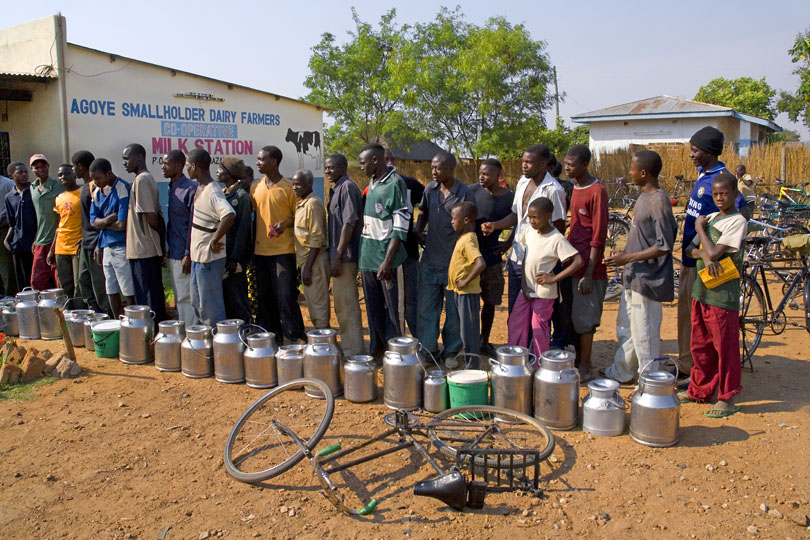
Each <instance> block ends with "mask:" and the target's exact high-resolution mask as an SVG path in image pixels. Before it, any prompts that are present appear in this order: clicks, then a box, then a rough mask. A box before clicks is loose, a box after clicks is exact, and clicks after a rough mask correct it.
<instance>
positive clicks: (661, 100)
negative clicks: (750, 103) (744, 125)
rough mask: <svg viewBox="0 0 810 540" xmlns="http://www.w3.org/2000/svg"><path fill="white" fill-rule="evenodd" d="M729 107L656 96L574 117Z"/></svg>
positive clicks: (660, 112)
mask: <svg viewBox="0 0 810 540" xmlns="http://www.w3.org/2000/svg"><path fill="white" fill-rule="evenodd" d="M731 110H732V109H731V108H729V107H722V106H720V105H712V104H710V103H701V102H700V101H692V100H690V99H683V98H677V97H672V96H656V97H651V98H647V99H642V100H639V101H632V102H630V103H624V104H622V105H614V106H613V107H607V108H605V109H599V110H596V111H591V112H588V113H583V114H577V115H574V116H573V118H581V117H588V118H594V117H599V116H626V115H631V114H671V113H701V112H720V111H731Z"/></svg>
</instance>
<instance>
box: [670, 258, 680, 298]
mask: <svg viewBox="0 0 810 540" xmlns="http://www.w3.org/2000/svg"><path fill="white" fill-rule="evenodd" d="M682 268H683V263H682V262H681V260H680V259H679V258H678V257H672V274H673V277H674V278H675V279H674V280H673V284H674V286H675V300H677V299H678V288H679V287H680V286H681V269H682Z"/></svg>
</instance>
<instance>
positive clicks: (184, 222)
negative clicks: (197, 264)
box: [166, 174, 199, 261]
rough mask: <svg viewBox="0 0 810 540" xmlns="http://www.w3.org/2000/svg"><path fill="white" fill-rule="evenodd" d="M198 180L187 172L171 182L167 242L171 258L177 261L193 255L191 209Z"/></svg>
mask: <svg viewBox="0 0 810 540" xmlns="http://www.w3.org/2000/svg"><path fill="white" fill-rule="evenodd" d="M198 185H199V184H197V182H194V181H193V180H189V179H188V178H187V177H186V175H185V174H183V175H180V178H178V179H177V180H175V181H174V182H169V220H168V221H169V222H168V224H167V225H166V242H167V243H168V244H169V258H170V259H174V260H176V261H179V260H181V259H182V258H183V257H187V256H190V255H191V252H190V250H189V241H190V240H189V239H190V231H191V209H192V207H193V206H194V194H195V193H197V186H198Z"/></svg>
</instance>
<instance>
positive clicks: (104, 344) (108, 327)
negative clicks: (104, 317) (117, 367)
mask: <svg viewBox="0 0 810 540" xmlns="http://www.w3.org/2000/svg"><path fill="white" fill-rule="evenodd" d="M90 330H91V331H92V332H93V346H94V347H95V349H96V356H98V357H99V358H116V357H117V356H118V336H119V334H120V333H121V321H98V322H95V323H93V325H92V326H91V327H90Z"/></svg>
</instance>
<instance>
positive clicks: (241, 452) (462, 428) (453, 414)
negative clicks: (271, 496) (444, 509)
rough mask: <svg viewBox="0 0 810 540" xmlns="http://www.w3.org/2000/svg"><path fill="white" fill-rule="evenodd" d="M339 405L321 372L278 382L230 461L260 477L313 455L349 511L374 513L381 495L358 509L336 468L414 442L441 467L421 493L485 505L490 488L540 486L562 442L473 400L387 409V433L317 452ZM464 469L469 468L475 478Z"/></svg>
mask: <svg viewBox="0 0 810 540" xmlns="http://www.w3.org/2000/svg"><path fill="white" fill-rule="evenodd" d="M307 387H309V388H312V387H314V388H316V392H320V393H321V394H322V395H324V396H325V399H315V398H311V399H307V398H306V397H304V396H306V394H305V393H303V392H300V390H303V389H305V388H307ZM302 398H303V400H304V403H303V404H302V403H301V402H302ZM334 408H335V400H334V397H333V395H332V392H331V391H330V390H329V387H328V386H327V385H326V384H325V383H323V382H322V381H319V380H316V379H298V380H295V381H292V382H290V383H287V384H284V385H282V386H279V387H277V388H274V389H272V390H270V391H269V392H268V393H266V394H265V395H263V396H262V397H261V398H259V399H258V400H257V401H256V402H254V403H253V404H252V405H250V407H248V409H247V410H246V411H245V412H244V414H242V416H241V417H240V418H239V420H238V421H237V422H236V424H235V425H234V427H233V430H232V431H231V433H230V435H229V436H228V440H227V442H226V444H225V469H226V470H227V471H228V473H229V474H230V475H231V476H233V477H234V478H236V479H237V480H239V481H242V482H248V483H258V482H263V481H265V480H269V479H270V478H273V477H275V476H278V475H280V474H282V473H284V472H286V471H289V470H290V469H291V468H292V467H293V466H295V465H296V464H297V463H298V462H300V461H301V460H302V459H304V458H305V457H306V458H308V459H309V461H310V463H311V465H312V467H313V468H314V470H315V475H316V476H317V478H318V481H319V483H320V484H321V487H322V490H321V494H322V495H324V496H325V497H326V498H327V499H328V500H329V501H330V502H331V503H332V504H333V505H334V506H335V507H336V508H337V509H338V510H340V511H341V512H343V513H345V514H350V515H366V514H369V513H371V512H373V510H374V508H375V507H376V506H377V500H376V499H371V500H369V501H368V502H367V503H366V504H365V505H363V506H362V507H361V508H360V509H359V510H352V509H350V508H349V507H348V506H347V505H346V504H345V501H344V497H343V495H342V494H341V493H340V491H339V489H338V488H337V487H336V486H335V485H334V483H333V482H332V480H331V478H330V475H331V474H333V473H336V472H338V471H342V470H345V469H348V468H351V467H355V466H357V465H360V464H362V463H366V462H369V461H372V460H374V459H378V458H380V457H383V456H385V455H388V454H392V453H394V452H398V451H400V450H404V449H406V448H414V449H416V451H417V452H418V453H419V454H420V455H421V456H422V457H424V458H425V460H426V461H427V462H428V463H429V464H430V465H431V466H432V467H433V468H434V469H435V470H436V472H437V473H438V474H439V477H438V478H436V479H433V480H426V481H423V482H419V483H417V484H416V485H415V488H414V494H416V495H423V496H429V497H434V498H437V499H439V500H441V501H442V502H444V503H446V504H447V505H449V506H451V507H453V508H456V509H457V510H462V509H463V508H464V507H465V506H469V507H472V508H480V507H482V506H483V501H484V496H485V494H486V492H487V491H509V490H514V489H518V490H524V491H529V492H535V493H539V489H538V482H539V467H540V463H541V462H542V461H544V460H546V459H547V458H548V457H549V456H550V455H551V452H552V451H553V450H554V437H553V436H552V434H551V432H550V431H549V429H548V428H546V427H545V426H544V425H543V424H541V423H540V422H539V421H537V420H536V419H535V418H533V417H531V416H527V415H524V414H521V413H518V412H516V411H510V410H507V409H503V408H500V407H491V406H485V405H480V406H479V405H471V406H464V407H456V408H452V409H447V410H445V411H443V412H440V413H438V414H436V415H433V416H428V415H424V414H415V413H413V412H405V411H400V410H397V411H395V412H392V413H390V414H388V415H386V416H385V418H384V421H385V423H386V424H387V425H388V426H389V429H387V430H385V431H383V432H382V433H380V434H379V435H376V436H374V437H370V438H368V439H366V440H363V441H361V442H359V443H357V444H355V445H353V446H351V447H349V448H346V449H341V444H340V443H337V444H332V445H329V446H327V447H325V448H323V449H322V450H320V451H317V452H316V451H315V447H316V446H317V444H318V442H320V440H321V438H322V437H323V436H324V434H325V433H326V431H327V429H328V428H329V424H330V422H331V420H332V416H333V414H334ZM423 419H424V420H425V422H424V423H423ZM428 441H429V442H430V443H432V444H433V445H434V446H435V447H436V448H437V449H438V450H439V452H440V453H441V454H443V455H444V456H445V457H446V458H449V459H451V460H453V465H451V467H449V468H444V467H442V465H440V464H439V462H438V461H437V460H435V459H434V458H433V457H432V456H431V455H430V453H429V452H428V450H427V448H426V447H425V445H426V444H428ZM381 442H385V443H387V444H388V446H387V447H386V448H385V449H383V450H380V451H378V452H375V453H372V454H367V455H364V456H363V457H361V458H359V459H356V460H353V461H349V462H345V463H337V460H339V459H341V458H345V457H347V456H348V455H350V454H352V453H354V452H356V451H358V450H360V449H362V448H366V447H368V446H370V445H372V444H375V443H381ZM428 446H429V444H428ZM462 470H467V471H468V473H469V476H470V480H467V478H466V477H465V476H464V474H463V473H462ZM476 478H478V480H476Z"/></svg>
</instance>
